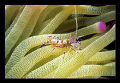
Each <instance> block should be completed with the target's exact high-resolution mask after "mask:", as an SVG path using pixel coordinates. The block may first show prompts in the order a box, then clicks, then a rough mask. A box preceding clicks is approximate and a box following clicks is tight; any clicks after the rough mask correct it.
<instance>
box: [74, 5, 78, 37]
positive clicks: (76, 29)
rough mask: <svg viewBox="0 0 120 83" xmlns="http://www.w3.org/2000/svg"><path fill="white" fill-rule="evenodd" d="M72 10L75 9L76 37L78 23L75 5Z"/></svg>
mask: <svg viewBox="0 0 120 83" xmlns="http://www.w3.org/2000/svg"><path fill="white" fill-rule="evenodd" d="M74 8H75V21H76V36H77V30H78V22H77V11H76V5H74Z"/></svg>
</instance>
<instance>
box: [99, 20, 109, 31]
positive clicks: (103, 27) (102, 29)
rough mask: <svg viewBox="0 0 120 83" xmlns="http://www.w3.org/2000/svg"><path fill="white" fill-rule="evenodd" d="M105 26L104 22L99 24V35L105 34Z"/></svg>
mask: <svg viewBox="0 0 120 83" xmlns="http://www.w3.org/2000/svg"><path fill="white" fill-rule="evenodd" d="M106 28H107V27H106V24H105V23H104V22H102V21H101V22H99V32H100V33H103V32H105V31H106Z"/></svg>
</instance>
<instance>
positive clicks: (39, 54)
mask: <svg viewBox="0 0 120 83" xmlns="http://www.w3.org/2000/svg"><path fill="white" fill-rule="evenodd" d="M75 7H76V12H75ZM75 16H77V22H78V30H77V38H78V39H77V40H78V41H80V42H81V46H82V50H78V49H76V48H73V49H74V50H73V49H71V48H70V47H68V46H67V48H66V52H65V53H64V51H65V48H60V47H56V48H55V45H54V44H45V45H44V46H42V44H43V43H44V42H48V41H51V40H52V39H57V38H52V37H48V36H58V37H59V38H60V39H62V40H64V39H70V35H72V36H74V35H75V33H76V19H75ZM115 27H116V25H115V5H102V6H100V5H99V6H94V5H76V6H74V5H7V6H5V78H111V77H113V78H115V48H114V47H111V45H113V46H115V44H114V42H115ZM111 43H112V44H111ZM77 46H78V47H80V46H79V45H78V44H77ZM108 46H109V48H108ZM54 48H55V49H54ZM53 49H54V50H53ZM63 57H64V58H63Z"/></svg>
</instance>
